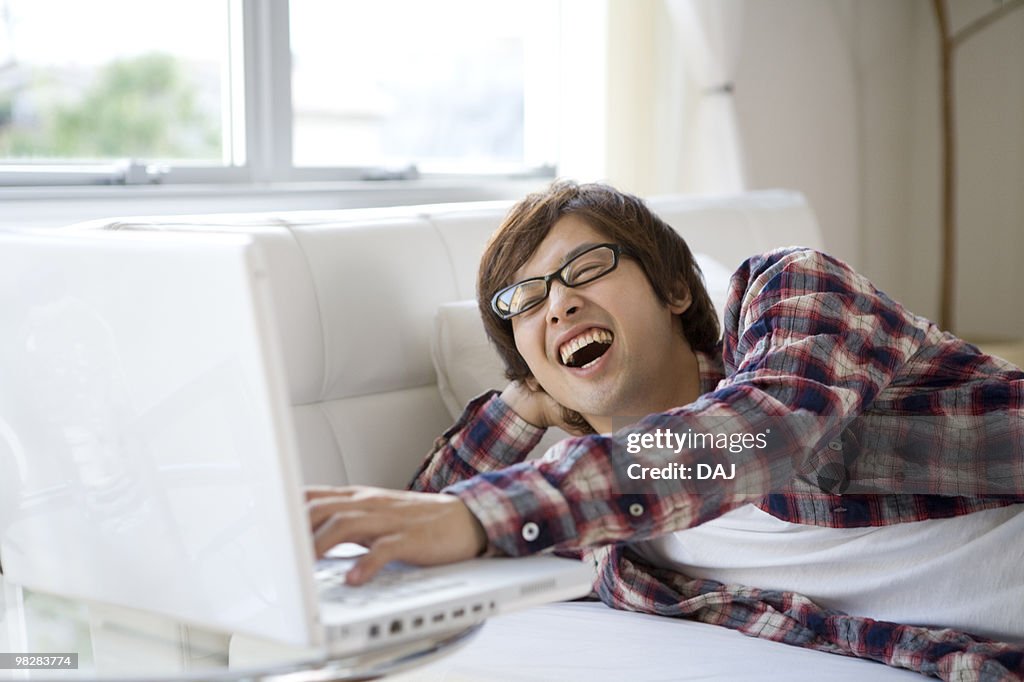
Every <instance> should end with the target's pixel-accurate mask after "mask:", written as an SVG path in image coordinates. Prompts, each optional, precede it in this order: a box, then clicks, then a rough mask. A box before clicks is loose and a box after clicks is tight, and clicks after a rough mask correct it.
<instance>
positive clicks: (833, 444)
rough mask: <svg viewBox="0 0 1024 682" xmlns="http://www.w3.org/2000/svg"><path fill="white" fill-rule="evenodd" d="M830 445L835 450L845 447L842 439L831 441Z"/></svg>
mask: <svg viewBox="0 0 1024 682" xmlns="http://www.w3.org/2000/svg"><path fill="white" fill-rule="evenodd" d="M828 446H829V447H830V448H832V449H833V450H842V449H843V442H842V441H841V440H834V441H830V442H829V444H828Z"/></svg>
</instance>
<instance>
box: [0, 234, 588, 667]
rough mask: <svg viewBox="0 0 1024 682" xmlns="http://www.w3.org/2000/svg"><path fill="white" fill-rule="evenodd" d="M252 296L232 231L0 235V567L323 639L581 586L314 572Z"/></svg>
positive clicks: (16, 574) (219, 622)
mask: <svg viewBox="0 0 1024 682" xmlns="http://www.w3.org/2000/svg"><path fill="white" fill-rule="evenodd" d="M270 300H271V299H270V295H269V290H268V281H267V271H266V268H265V266H264V264H263V262H262V258H261V253H260V249H259V245H258V244H256V243H254V242H253V241H252V240H251V238H249V237H248V236H243V235H224V234H207V235H196V234H188V235H174V234H169V233H160V234H152V233H141V232H140V233H126V232H119V233H114V234H111V233H103V232H96V233H87V234H68V233H33V234H28V233H21V234H17V233H7V234H2V233H0V330H2V331H0V562H2V565H3V571H4V575H5V579H6V580H7V581H9V582H14V583H19V584H23V585H25V586H27V587H30V588H33V589H36V590H42V591H48V592H53V593H58V594H62V595H67V596H70V597H76V598H85V599H90V600H97V601H101V602H109V603H114V604H120V605H125V606H130V607H134V608H139V609H145V610H148V611H153V612H157V613H161V614H166V615H168V616H171V617H174V618H177V619H180V620H182V621H184V622H188V623H193V624H198V625H202V626H206V627H213V628H216V629H220V630H225V631H230V632H238V633H243V634H250V635H256V636H259V637H265V638H269V639H274V640H278V641H281V642H286V643H289V644H294V645H299V646H313V647H318V648H323V649H324V650H325V651H328V652H330V653H332V654H344V653H349V652H353V653H355V652H362V651H367V650H370V649H374V648H378V647H382V646H388V645H391V644H397V643H399V642H402V641H410V640H414V639H418V638H426V637H431V636H434V635H436V634H438V633H442V632H447V631H451V630H453V629H455V628H461V627H465V626H468V625H471V624H473V623H474V622H479V621H482V620H483V619H485V618H487V617H489V616H492V615H495V614H498V613H501V612H504V611H507V610H510V609H514V608H521V607H525V606H529V605H532V604H537V603H541V602H545V601H554V600H559V599H568V598H574V597H578V596H581V595H584V594H586V593H587V592H588V591H589V588H590V582H591V577H592V571H591V569H590V568H588V567H587V566H586V565H584V564H583V563H581V562H576V561H570V560H563V559H558V558H554V557H533V558H528V559H482V560H475V561H470V562H465V563H462V564H457V565H453V566H446V567H436V568H429V569H413V570H412V574H415V576H418V577H413V576H412V574H410V575H405V574H404V573H400V572H396V570H395V567H389V570H387V571H386V572H385V573H384V574H383V575H382V578H381V580H380V581H378V582H379V583H382V584H378V585H377V586H376V587H370V588H369V589H367V588H346V587H344V586H339V585H338V583H339V582H340V579H339V577H338V576H337V574H335V575H334V577H333V578H331V577H329V576H328V577H327V580H328V581H331V580H333V581H334V585H333V586H332V585H331V584H330V582H328V583H327V584H325V583H322V582H320V583H318V582H317V580H316V579H315V575H314V574H315V573H316V574H321V577H324V576H325V575H326V574H328V573H332V572H334V571H335V569H336V568H337V566H336V564H340V565H342V567H344V565H345V562H346V561H351V560H345V559H334V560H327V561H326V562H321V563H319V564H318V565H316V566H315V565H314V560H313V550H312V543H311V538H310V534H309V526H308V520H307V517H306V513H305V506H304V500H303V495H302V487H301V481H300V475H299V466H298V454H297V451H296V439H295V437H294V434H293V426H292V422H291V416H290V408H289V406H288V404H287V400H286V397H285V396H286V395H287V392H286V390H285V388H286V386H285V377H284V373H283V363H282V360H281V357H280V351H279V348H278V341H277V330H276V327H275V324H274V319H273V310H272V307H271V303H270ZM425 446H429V444H425ZM379 591H383V592H384V593H385V594H384V595H383V596H381V595H378V594H377V592H379Z"/></svg>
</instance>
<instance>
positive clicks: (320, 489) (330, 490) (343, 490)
mask: <svg viewBox="0 0 1024 682" xmlns="http://www.w3.org/2000/svg"><path fill="white" fill-rule="evenodd" d="M364 490H366V488H364V487H363V486H358V485H349V486H344V487H336V486H330V485H310V486H306V489H305V491H304V492H305V494H306V502H312V501H313V500H316V499H319V498H322V497H345V498H348V497H354V496H356V495H358V494H359V493H361V492H363V491H364Z"/></svg>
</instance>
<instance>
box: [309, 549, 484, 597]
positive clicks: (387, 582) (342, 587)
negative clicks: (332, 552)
mask: <svg viewBox="0 0 1024 682" xmlns="http://www.w3.org/2000/svg"><path fill="white" fill-rule="evenodd" d="M354 563H355V562H353V561H330V560H321V561H320V562H318V563H317V568H316V573H315V575H316V582H317V585H318V586H319V588H320V600H321V601H329V602H332V603H335V604H342V605H344V606H366V605H368V604H373V603H375V602H379V601H385V600H393V599H399V598H404V597H412V596H417V595H422V594H429V593H431V592H439V591H441V590H446V589H449V588H453V587H459V586H461V585H464V584H465V581H464V580H459V579H455V578H449V577H444V576H438V575H430V574H429V573H427V572H426V571H423V570H422V569H419V568H417V567H415V566H409V565H406V564H398V563H394V564H388V565H387V566H385V567H384V568H383V569H381V571H380V572H379V573H378V574H377V575H375V576H374V577H373V579H372V580H370V582H368V583H365V584H363V585H360V586H358V587H354V586H351V585H346V584H345V574H346V573H347V572H348V569H350V568H351V567H352V566H353V565H354Z"/></svg>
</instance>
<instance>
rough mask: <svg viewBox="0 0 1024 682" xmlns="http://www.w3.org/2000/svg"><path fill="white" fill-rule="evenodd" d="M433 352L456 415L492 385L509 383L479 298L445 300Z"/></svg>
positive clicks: (447, 401) (450, 409) (447, 402)
mask: <svg viewBox="0 0 1024 682" xmlns="http://www.w3.org/2000/svg"><path fill="white" fill-rule="evenodd" d="M430 352H431V354H432V355H433V358H434V369H435V370H437V388H438V390H439V391H441V399H442V400H444V405H445V407H447V408H448V413H449V414H451V416H452V419H458V418H459V415H461V414H462V410H463V408H465V407H466V403H468V402H469V401H470V400H472V399H473V398H475V397H476V396H478V395H480V394H481V393H483V392H484V391H487V390H489V389H492V388H493V389H497V390H499V391H500V390H501V389H502V388H504V387H505V384H507V383H508V380H507V379H506V378H505V372H504V369H503V367H502V364H501V359H500V358H499V357H498V353H497V351H495V350H494V347H493V346H492V345H491V343H490V341H488V340H487V334H486V333H485V332H484V323H483V321H482V320H481V319H480V312H479V310H477V307H476V301H473V300H469V301H456V302H454V303H445V304H443V305H441V307H440V308H438V309H437V315H436V317H435V318H434V337H433V338H432V339H431V344H430Z"/></svg>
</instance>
